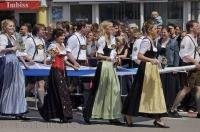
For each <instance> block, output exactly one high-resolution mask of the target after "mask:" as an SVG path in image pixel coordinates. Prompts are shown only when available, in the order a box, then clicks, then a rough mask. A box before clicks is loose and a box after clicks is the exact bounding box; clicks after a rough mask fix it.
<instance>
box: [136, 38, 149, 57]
mask: <svg viewBox="0 0 200 132" xmlns="http://www.w3.org/2000/svg"><path fill="white" fill-rule="evenodd" d="M150 48H151V43H150V41H149V40H148V39H143V40H142V42H141V44H140V49H139V52H140V53H142V54H144V53H146V52H147V50H150Z"/></svg>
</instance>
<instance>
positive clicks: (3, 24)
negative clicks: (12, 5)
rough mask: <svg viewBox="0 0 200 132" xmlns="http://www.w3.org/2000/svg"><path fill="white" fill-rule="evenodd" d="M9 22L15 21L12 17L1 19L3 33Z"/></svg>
mask: <svg viewBox="0 0 200 132" xmlns="http://www.w3.org/2000/svg"><path fill="white" fill-rule="evenodd" d="M9 23H14V22H13V21H12V20H10V19H4V20H3V21H1V30H2V33H5V29H6V27H7V26H8V24H9Z"/></svg>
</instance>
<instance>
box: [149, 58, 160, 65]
mask: <svg viewBox="0 0 200 132" xmlns="http://www.w3.org/2000/svg"><path fill="white" fill-rule="evenodd" d="M150 62H151V64H153V65H158V64H159V61H158V60H157V59H151V61H150Z"/></svg>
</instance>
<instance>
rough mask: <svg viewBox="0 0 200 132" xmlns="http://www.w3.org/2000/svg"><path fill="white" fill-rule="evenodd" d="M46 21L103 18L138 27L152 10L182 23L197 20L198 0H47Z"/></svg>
mask: <svg viewBox="0 0 200 132" xmlns="http://www.w3.org/2000/svg"><path fill="white" fill-rule="evenodd" d="M48 6H49V8H48V12H49V15H48V21H49V22H50V23H51V22H56V21H60V20H68V21H71V22H75V21H79V20H85V21H88V22H91V23H94V22H96V23H99V22H101V21H103V20H107V19H109V20H111V19H112V20H120V21H123V22H127V23H131V22H135V23H137V24H138V25H140V27H141V26H142V24H143V22H144V21H145V20H147V19H148V18H149V17H150V14H151V12H152V11H153V10H156V11H158V12H159V14H160V15H161V16H162V19H163V21H164V23H165V24H168V23H175V24H177V25H179V26H183V27H184V25H185V23H186V22H187V21H188V20H191V19H196V20H198V21H200V0H52V1H50V2H49V3H48Z"/></svg>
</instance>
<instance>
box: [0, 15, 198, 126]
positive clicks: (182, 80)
mask: <svg viewBox="0 0 200 132" xmlns="http://www.w3.org/2000/svg"><path fill="white" fill-rule="evenodd" d="M199 40H200V24H199V22H198V21H195V20H191V21H188V23H187V24H186V31H182V30H181V27H180V26H177V25H175V24H173V23H169V24H168V25H164V24H163V21H162V18H161V16H159V14H158V12H156V11H153V12H152V17H151V19H149V20H147V21H146V22H144V24H143V27H142V29H141V30H140V29H139V26H138V25H137V24H135V23H130V24H126V23H123V22H119V21H113V20H112V21H110V20H106V21H103V22H101V23H100V24H97V23H93V24H90V23H86V22H83V21H80V22H76V23H70V22H67V21H62V22H60V21H59V22H57V23H56V24H55V25H53V24H50V25H49V26H47V27H45V25H43V24H36V25H34V26H33V27H31V25H30V24H29V23H24V24H22V25H21V26H20V28H19V31H17V28H16V27H15V23H14V22H13V21H12V20H9V19H5V20H3V21H2V22H1V34H0V114H1V115H4V116H14V117H15V118H17V119H22V120H28V119H29V118H27V117H26V116H25V113H26V112H27V110H28V106H27V102H26V96H29V94H30V93H31V92H32V91H34V89H36V91H37V92H35V93H34V94H37V97H38V100H39V101H38V111H39V113H40V115H41V116H42V118H43V119H44V120H45V121H50V120H51V119H55V118H59V119H60V122H63V123H65V122H71V119H72V118H73V111H72V109H73V107H77V106H79V105H81V106H82V107H83V109H82V111H83V118H84V121H85V122H86V123H87V124H91V123H92V122H91V119H101V120H102V119H105V120H109V122H110V123H112V124H121V122H120V119H121V118H122V119H124V121H125V124H126V125H127V126H128V127H131V126H134V124H133V121H132V119H133V118H132V117H133V116H145V117H149V118H153V119H155V121H154V123H153V124H154V125H155V127H162V128H168V127H169V126H167V125H166V124H165V123H164V122H163V121H162V120H161V118H162V117H163V116H169V117H175V118H181V116H180V115H179V114H178V111H181V110H184V111H189V112H197V118H200V80H199V79H200V64H199V61H200V56H199V55H200V50H199V45H200V41H199ZM35 63H40V64H45V65H51V69H50V73H49V76H48V78H45V77H39V76H38V77H26V81H25V77H24V74H23V70H22V69H21V65H22V64H23V65H24V67H25V68H27V69H28V68H29V66H30V65H33V64H35ZM186 65H196V69H194V70H191V71H187V72H181V73H178V72H171V73H166V74H160V73H159V69H161V68H162V69H164V68H166V67H178V66H186ZM66 66H69V67H72V68H74V69H75V70H78V69H79V68H80V66H89V67H97V69H96V73H95V77H94V78H91V77H85V78H81V79H80V78H69V77H67V75H66V73H65V69H66ZM116 66H121V67H125V68H138V71H137V74H136V75H134V77H133V78H134V79H133V80H132V77H131V76H125V77H123V79H122V82H119V78H118V76H117V74H116ZM25 82H26V83H25ZM120 83H123V84H122V85H121V86H122V87H120ZM72 87H78V88H75V89H73V88H72ZM77 91H82V93H83V98H75V97H73V96H72V93H73V92H77ZM121 91H123V92H124V91H125V93H126V94H127V96H126V97H122V96H121ZM186 96H187V97H186Z"/></svg>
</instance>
